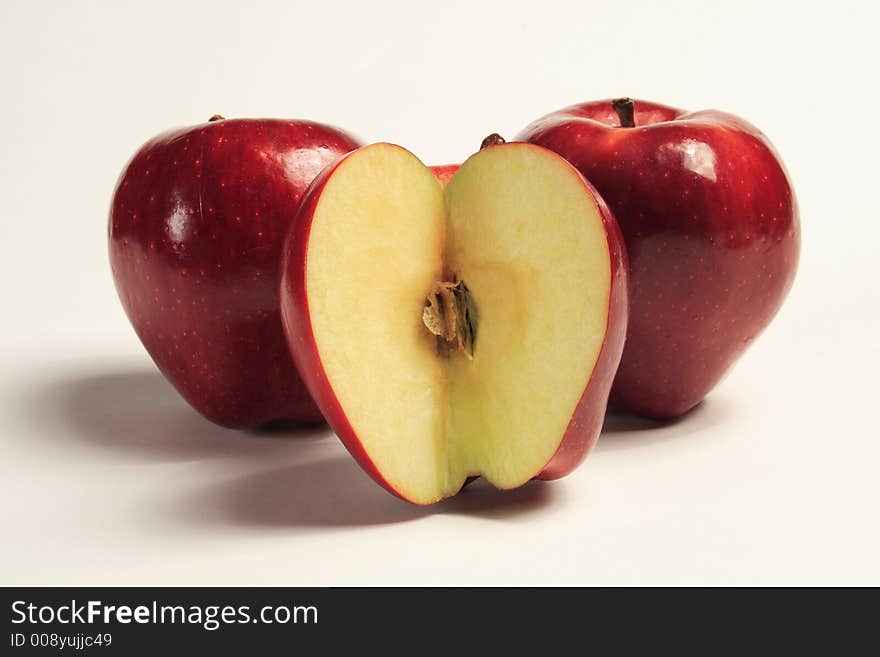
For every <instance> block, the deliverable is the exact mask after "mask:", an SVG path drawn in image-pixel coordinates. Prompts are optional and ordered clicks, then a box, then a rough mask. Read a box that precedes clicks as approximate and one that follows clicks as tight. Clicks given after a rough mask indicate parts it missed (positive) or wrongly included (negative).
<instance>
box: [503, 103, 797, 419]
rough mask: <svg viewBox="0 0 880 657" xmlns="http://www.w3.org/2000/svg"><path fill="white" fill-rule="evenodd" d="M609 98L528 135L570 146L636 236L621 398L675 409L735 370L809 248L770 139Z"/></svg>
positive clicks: (707, 116) (630, 406) (662, 414)
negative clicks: (626, 111)
mask: <svg viewBox="0 0 880 657" xmlns="http://www.w3.org/2000/svg"><path fill="white" fill-rule="evenodd" d="M634 109H635V127H620V121H619V119H618V116H617V114H616V112H615V111H614V109H613V108H612V101H611V100H601V101H596V102H590V103H584V104H581V105H574V106H572V107H568V108H565V109H563V110H560V111H558V112H554V113H553V114H549V115H547V116H545V117H544V118H542V119H539V120H538V121H535V122H534V123H532V124H531V125H529V126H528V127H527V128H526V129H525V130H524V131H523V132H522V133H520V134H519V135H517V137H516V139H517V140H520V141H526V142H529V143H534V144H539V145H541V146H544V147H546V148H549V149H550V150H552V151H555V152H557V153H559V154H560V155H562V156H563V157H565V158H566V159H567V160H568V161H569V162H571V163H572V164H573V165H574V166H575V167H577V168H578V170H579V171H580V172H581V173H582V174H583V175H584V176H585V177H586V178H587V179H588V180H589V181H590V182H592V183H593V184H594V185H595V186H596V188H597V189H598V190H599V193H600V194H601V195H602V197H603V198H604V199H605V201H606V202H607V203H608V205H609V206H610V207H611V210H612V211H613V212H614V215H615V217H616V218H617V221H618V222H619V224H620V229H621V231H622V232H623V236H624V239H625V241H626V247H627V250H628V254H629V260H630V265H631V270H630V308H631V312H630V319H629V328H628V334H627V341H626V347H625V349H624V353H623V358H622V360H621V364H620V368H619V370H618V372H617V376H616V378H615V381H614V386H613V388H612V391H611V404H612V405H613V406H616V407H618V408H621V409H624V410H628V411H631V412H635V413H639V414H642V415H646V416H651V417H656V418H661V419H665V418H674V417H677V416H680V415H682V414H683V413H685V412H687V411H688V410H690V409H691V408H693V407H694V406H695V405H696V404H698V403H699V402H700V401H701V400H702V399H703V398H704V397H705V396H706V395H707V394H708V393H709V392H710V391H711V390H712V388H713V387H714V386H715V385H716V384H717V383H718V382H719V381H720V380H721V379H722V378H723V377H724V375H725V374H726V373H727V372H728V370H729V369H730V368H731V366H732V365H733V363H734V362H735V361H736V360H737V359H738V358H739V357H740V356H741V355H742V354H743V352H744V351H745V350H746V348H747V347H748V345H749V344H750V343H751V342H752V341H753V340H754V339H755V338H756V337H757V336H758V335H759V334H760V333H761V331H762V330H763V329H764V328H765V327H766V326H767V324H768V323H769V322H770V320H771V319H772V318H773V317H774V316H775V315H776V312H777V311H778V310H779V307H780V306H781V305H782V302H783V300H784V299H785V296H786V294H787V293H788V290H789V288H790V287H791V285H792V281H793V279H794V275H795V271H796V269H797V263H798V255H799V251H800V224H799V218H798V207H797V201H796V199H795V195H794V192H793V190H792V185H791V182H790V180H789V177H788V174H787V173H786V170H785V168H784V166H783V164H782V162H781V160H780V159H779V156H778V155H777V153H776V152H775V150H774V149H773V147H772V145H771V144H770V142H769V141H768V140H767V138H766V137H765V136H764V135H763V134H762V133H761V132H760V131H759V130H758V129H757V128H755V127H754V126H752V125H750V124H749V123H747V122H746V121H744V120H742V119H740V118H737V117H735V116H733V115H730V114H725V113H722V112H718V111H714V110H709V111H699V112H685V111H684V110H679V109H675V108H672V107H667V106H664V105H658V104H655V103H649V102H645V101H640V100H636V101H634Z"/></svg>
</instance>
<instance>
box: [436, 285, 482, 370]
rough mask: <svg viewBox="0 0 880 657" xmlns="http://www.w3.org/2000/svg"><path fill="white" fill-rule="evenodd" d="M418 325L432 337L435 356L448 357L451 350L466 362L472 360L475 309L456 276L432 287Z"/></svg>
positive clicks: (467, 292)
mask: <svg viewBox="0 0 880 657" xmlns="http://www.w3.org/2000/svg"><path fill="white" fill-rule="evenodd" d="M422 322H423V323H424V325H425V327H426V328H427V329H428V330H429V331H430V332H431V333H432V334H433V335H434V336H436V338H437V353H438V354H440V355H441V356H449V352H450V351H452V350H453V349H460V350H461V351H463V352H464V354H465V356H467V357H468V360H473V359H474V341H475V340H476V334H477V308H476V306H475V305H474V300H473V299H472V298H471V294H470V290H468V287H467V285H465V284H464V281H462V280H459V279H458V277H457V276H453V277H452V281H440V282H438V283H435V284H434V288H433V289H432V290H431V294H430V295H429V296H428V298H427V299H426V300H425V307H424V309H423V310H422Z"/></svg>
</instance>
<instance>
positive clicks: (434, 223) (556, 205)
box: [281, 144, 627, 504]
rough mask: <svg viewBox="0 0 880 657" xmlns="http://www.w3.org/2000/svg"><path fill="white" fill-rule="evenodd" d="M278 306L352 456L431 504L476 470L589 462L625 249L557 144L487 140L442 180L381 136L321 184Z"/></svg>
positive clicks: (299, 228) (291, 251)
mask: <svg viewBox="0 0 880 657" xmlns="http://www.w3.org/2000/svg"><path fill="white" fill-rule="evenodd" d="M281 312H282V318H283V321H284V326H285V329H286V334H287V338H288V341H289V343H290V348H291V352H292V353H293V356H294V359H295V361H296V363H297V365H298V366H299V371H300V372H302V374H303V378H304V380H305V382H306V385H307V386H308V389H309V392H310V393H311V394H312V397H313V398H314V399H315V401H316V402H317V403H318V406H319V407H320V409H321V411H322V412H323V414H324V417H326V418H327V421H328V422H329V423H330V425H331V426H332V427H333V429H334V430H335V431H336V433H337V434H338V435H339V437H340V438H341V439H342V441H343V443H344V444H345V445H346V447H347V448H348V450H349V451H350V452H351V453H352V454H353V455H354V456H355V458H356V459H357V460H358V462H359V463H360V464H361V466H363V467H364V469H365V470H366V471H367V472H368V473H370V475H372V476H373V478H375V479H376V481H378V482H379V483H380V484H381V485H383V486H384V487H385V488H387V489H388V490H389V491H391V492H392V493H394V494H395V495H398V496H400V497H401V498H403V499H405V500H408V501H410V502H413V503H417V504H429V503H432V502H436V501H438V500H440V499H442V498H444V497H448V496H450V495H454V494H455V493H457V492H458V491H459V490H460V489H461V487H462V485H463V483H464V482H465V481H466V480H467V479H468V478H469V477H474V476H478V475H482V476H484V477H485V478H486V479H488V480H489V481H490V482H491V483H492V484H494V485H495V486H497V487H499V488H512V487H515V486H519V485H521V484H523V483H525V482H526V481H528V480H529V479H532V478H535V477H538V478H542V479H554V478H557V477H562V476H563V475H565V474H567V473H569V472H570V471H571V470H572V469H574V468H575V467H576V466H577V465H578V464H579V463H580V462H581V461H582V460H583V459H584V458H585V456H586V455H587V452H588V451H589V450H590V448H591V447H592V445H593V443H594V442H595V440H596V438H597V436H598V433H599V430H600V428H601V425H602V421H603V416H604V411H605V406H606V403H607V398H608V392H609V389H610V386H611V381H612V379H613V377H614V372H615V369H616V367H617V363H618V360H619V358H620V353H621V351H622V348H623V339H624V335H625V330H626V329H625V327H626V317H627V296H626V255H625V251H624V249H623V242H622V238H621V237H620V235H619V232H618V229H617V226H616V224H615V222H614V219H613V217H612V215H611V213H610V212H609V211H608V209H607V207H606V206H605V204H604V203H603V201H602V200H601V198H600V197H599V196H598V195H597V194H596V192H595V190H594V189H593V188H592V187H591V186H590V185H589V183H587V182H586V181H585V180H584V179H583V177H582V176H581V175H580V174H579V173H578V172H577V171H576V170H575V169H574V168H573V167H572V166H571V165H570V164H568V163H567V162H566V161H565V160H564V159H562V158H561V157H559V156H558V155H555V154H554V153H551V152H550V151H548V150H546V149H543V148H539V147H537V146H532V145H528V144H507V145H498V146H492V147H491V148H486V149H484V150H481V151H480V152H479V153H477V154H475V155H473V156H472V157H471V158H470V159H468V160H467V161H466V162H465V163H464V164H462V165H461V167H460V168H459V169H458V171H457V172H456V173H455V174H454V175H453V176H452V178H451V180H450V181H449V184H448V185H446V186H445V187H443V186H442V185H441V184H440V182H439V181H438V180H437V178H436V177H435V174H434V172H432V171H431V170H429V169H428V168H427V167H426V166H425V165H423V164H422V163H421V162H420V161H419V160H418V159H417V158H416V157H415V156H414V155H413V154H411V153H410V152H408V151H406V150H404V149H403V148H400V147H399V146H393V145H390V144H374V145H372V146H367V147H364V148H361V149H359V150H357V151H354V152H353V153H351V154H349V155H347V156H346V157H345V158H343V159H342V160H340V161H339V162H337V163H336V164H335V165H332V166H331V167H329V168H328V169H326V170H325V171H324V172H323V173H322V174H321V175H320V176H319V177H318V178H317V179H316V180H315V182H314V183H313V184H312V186H311V188H310V189H309V191H308V192H307V193H306V196H305V198H304V200H303V203H302V206H301V208H300V211H299V214H298V215H297V218H296V220H295V221H294V224H293V227H292V229H291V233H290V235H289V236H288V238H287V241H286V244H285V247H284V255H283V263H282V282H281Z"/></svg>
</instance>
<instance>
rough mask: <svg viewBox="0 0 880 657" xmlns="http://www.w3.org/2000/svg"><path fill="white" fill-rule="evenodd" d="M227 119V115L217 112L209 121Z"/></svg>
mask: <svg viewBox="0 0 880 657" xmlns="http://www.w3.org/2000/svg"><path fill="white" fill-rule="evenodd" d="M225 119H226V117H225V116H222V115H221V114H215V115H214V116H212V117H211V118H210V119H208V123H213V122H214V121H223V120H225Z"/></svg>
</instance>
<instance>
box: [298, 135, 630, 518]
mask: <svg viewBox="0 0 880 657" xmlns="http://www.w3.org/2000/svg"><path fill="white" fill-rule="evenodd" d="M510 146H515V147H516V146H519V147H521V146H522V144H516V145H514V144H508V145H507V146H493V148H503V147H510ZM344 160H345V158H344V157H343V158H341V159H340V160H339V161H337V162H336V163H335V164H333V165H331V166H329V167H328V168H327V169H325V170H324V171H323V172H322V173H321V174H320V175H319V176H318V177H317V178H315V180H314V182H313V183H312V185H311V187H310V188H309V190H308V191H307V192H306V194H305V196H304V197H303V201H302V204H301V205H300V208H299V212H298V213H297V218H296V219H295V220H294V223H293V225H292V227H291V231H290V234H289V235H288V237H287V240H286V243H285V246H284V251H283V256H282V264H281V269H282V274H281V317H282V320H283V323H284V328H285V334H286V335H287V339H288V343H289V345H290V351H291V353H292V354H293V357H294V361H295V362H296V364H297V367H298V369H299V371H300V372H301V373H302V376H303V380H304V381H305V384H306V387H307V388H308V390H309V393H310V394H311V396H312V398H313V399H314V400H315V402H316V403H317V404H318V407H319V408H320V409H321V412H322V413H323V414H324V417H325V418H326V419H327V422H328V423H329V424H330V426H331V427H332V428H333V430H334V431H335V433H336V435H337V436H339V438H340V440H341V441H342V443H343V444H344V445H345V447H346V449H347V450H348V451H349V453H350V454H351V455H352V456H353V457H354V458H355V460H356V461H357V462H358V464H359V465H360V466H361V467H362V468H363V469H364V470H365V471H366V472H367V474H369V475H370V476H371V477H372V478H373V479H374V480H375V481H376V482H377V483H378V484H379V485H381V486H382V487H383V488H385V489H386V490H387V491H389V492H390V493H391V494H393V495H395V496H397V497H399V498H401V499H403V500H405V501H407V502H410V503H415V502H413V500H410V499H407V498H406V497H404V496H403V495H402V494H401V493H400V492H399V491H397V490H396V489H395V488H394V487H393V486H392V485H391V483H390V482H388V481H387V480H386V479H385V478H384V477H383V476H382V473H381V472H380V471H379V468H378V467H377V466H376V464H375V463H373V460H372V459H371V458H370V455H369V454H368V453H367V451H366V450H365V449H364V447H363V445H362V443H361V441H360V439H359V438H358V436H357V432H356V431H355V429H354V428H353V427H352V426H351V423H350V422H349V420H348V418H347V416H346V414H345V410H344V409H343V408H342V406H341V405H340V403H339V401H338V399H337V398H336V395H335V393H334V392H333V389H332V387H331V386H330V382H329V380H328V378H327V374H326V372H325V371H324V367H323V365H322V364H321V359H320V356H319V355H318V347H317V342H316V340H315V335H314V333H313V331H312V324H311V319H310V317H309V307H308V294H307V292H306V290H307V281H306V264H307V253H308V245H309V233H310V231H311V227H312V220H313V218H314V214H315V210H316V208H317V205H318V201H319V200H320V198H321V194H322V192H323V190H324V187H325V185H326V184H327V181H328V180H329V179H330V177H331V176H332V175H333V173H334V171H336V169H337V168H338V167H339V165H340V164H341V163H342V162H343V161H344ZM459 166H461V165H457V164H456V165H444V166H442V167H441V166H434V167H429V168H430V169H431V171H432V172H433V173H434V175H435V177H436V178H437V179H438V182H439V183H440V184H441V185H443V186H445V185H446V184H447V183H448V182H449V179H450V178H451V177H452V175H449V176H448V177H446V178H445V179H444V178H443V177H441V175H439V174H438V169H447V168H448V167H454V170H453V171H452V173H453V174H454V173H455V170H457V169H458V168H459ZM571 172H572V175H575V176H577V177H578V179H579V180H580V181H581V182H582V183H583V184H584V186H585V187H587V188H588V189H589V190H590V193H591V194H592V196H593V198H594V199H595V201H596V204H597V206H598V208H599V211H600V213H601V216H602V222H603V224H604V226H605V230H606V235H607V238H608V248H609V255H610V267H611V278H610V281H611V289H610V293H609V302H608V320H607V326H606V333H605V339H604V342H603V344H602V347H601V349H600V352H599V355H598V357H597V360H596V365H595V367H594V369H593V374H592V376H591V377H590V380H589V382H588V383H587V386H586V388H585V389H584V392H583V394H582V395H581V398H580V400H579V402H578V404H577V406H576V407H575V410H574V412H573V413H572V418H571V420H570V422H569V424H568V427H567V428H566V431H565V434H564V435H563V438H562V440H561V442H560V444H559V447H558V448H557V450H556V452H555V453H554V455H553V456H552V457H551V459H550V460H549V461H548V462H547V463H546V464H545V465H544V467H543V468H542V469H541V471H540V472H538V473H536V474H535V476H534V478H535V479H544V480H550V479H558V478H560V477H564V476H565V475H567V474H569V473H570V472H571V471H572V470H574V469H575V468H576V467H577V466H578V465H579V464H580V463H581V462H582V461H583V460H584V459H585V458H586V457H587V454H588V453H589V452H590V450H591V449H592V447H593V445H595V443H596V440H597V439H598V437H599V433H600V431H601V429H602V424H603V421H604V417H605V409H606V407H607V405H608V395H609V392H610V389H611V384H612V381H613V379H614V373H615V371H616V370H617V366H618V363H619V362H620V357H621V354H622V352H623V345H624V340H625V337H626V324H627V318H628V315H629V307H628V303H629V298H628V295H627V276H628V269H629V266H628V263H627V255H626V248H625V246H624V242H623V236H622V235H621V233H620V230H619V228H618V226H617V222H616V221H615V219H614V216H613V215H612V213H611V211H610V210H609V209H608V206H607V205H606V204H605V202H604V201H603V200H602V197H601V196H599V194H598V192H596V190H595V188H594V187H593V186H592V185H591V184H590V183H589V182H588V181H586V180H584V178H583V176H582V175H581V174H580V173H578V171H577V170H576V169H574V168H573V167H572V169H571ZM441 173H443V172H441ZM477 478H479V476H478V475H477V474H476V473H474V476H470V477H468V478H467V479H466V480H465V482H464V484H463V485H462V489H464V488H465V487H466V486H467V485H468V484H470V483H471V482H472V481H474V480H475V479H477Z"/></svg>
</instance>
